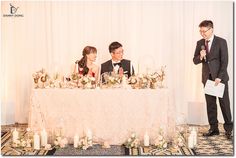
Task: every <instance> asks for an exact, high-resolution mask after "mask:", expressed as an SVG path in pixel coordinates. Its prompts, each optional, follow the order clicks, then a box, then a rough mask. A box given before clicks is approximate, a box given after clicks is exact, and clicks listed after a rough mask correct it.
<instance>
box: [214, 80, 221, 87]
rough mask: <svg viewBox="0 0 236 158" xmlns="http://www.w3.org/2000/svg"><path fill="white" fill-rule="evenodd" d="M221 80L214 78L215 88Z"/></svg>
mask: <svg viewBox="0 0 236 158" xmlns="http://www.w3.org/2000/svg"><path fill="white" fill-rule="evenodd" d="M220 81H221V79H220V78H216V79H215V86H217V85H218V84H219V83H220Z"/></svg>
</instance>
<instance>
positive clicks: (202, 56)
mask: <svg viewBox="0 0 236 158" xmlns="http://www.w3.org/2000/svg"><path fill="white" fill-rule="evenodd" d="M205 56H206V50H201V51H200V60H202V59H203V58H204V57H205Z"/></svg>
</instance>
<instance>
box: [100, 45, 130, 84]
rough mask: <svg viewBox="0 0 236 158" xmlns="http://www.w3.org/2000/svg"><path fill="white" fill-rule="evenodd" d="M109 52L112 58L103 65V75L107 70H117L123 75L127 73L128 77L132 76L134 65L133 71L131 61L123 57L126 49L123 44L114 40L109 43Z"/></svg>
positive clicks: (116, 71)
mask: <svg viewBox="0 0 236 158" xmlns="http://www.w3.org/2000/svg"><path fill="white" fill-rule="evenodd" d="M109 52H110V54H111V60H108V61H106V62H105V63H103V64H102V65H101V75H102V74H103V73H105V72H115V73H119V74H121V75H123V74H127V75H128V77H130V76H131V75H133V74H134V68H133V66H132V71H131V70H130V68H131V65H130V64H131V61H130V60H126V59H123V54H124V50H123V48H122V44H120V43H119V42H112V43H111V44H110V45H109ZM131 73H132V74H131ZM103 81H104V80H103Z"/></svg>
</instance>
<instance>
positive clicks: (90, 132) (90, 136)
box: [87, 129, 93, 140]
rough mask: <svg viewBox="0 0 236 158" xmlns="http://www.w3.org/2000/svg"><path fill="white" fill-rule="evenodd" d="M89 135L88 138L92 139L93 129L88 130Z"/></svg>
mask: <svg viewBox="0 0 236 158" xmlns="http://www.w3.org/2000/svg"><path fill="white" fill-rule="evenodd" d="M87 137H88V140H92V137H93V134H92V131H91V130H90V129H89V130H88V132H87Z"/></svg>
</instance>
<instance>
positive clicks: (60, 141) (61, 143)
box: [54, 136, 68, 148]
mask: <svg viewBox="0 0 236 158" xmlns="http://www.w3.org/2000/svg"><path fill="white" fill-rule="evenodd" d="M67 144H68V140H67V139H66V138H62V137H61V136H57V137H56V140H55V141H54V145H55V148H65V147H66V145H67Z"/></svg>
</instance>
